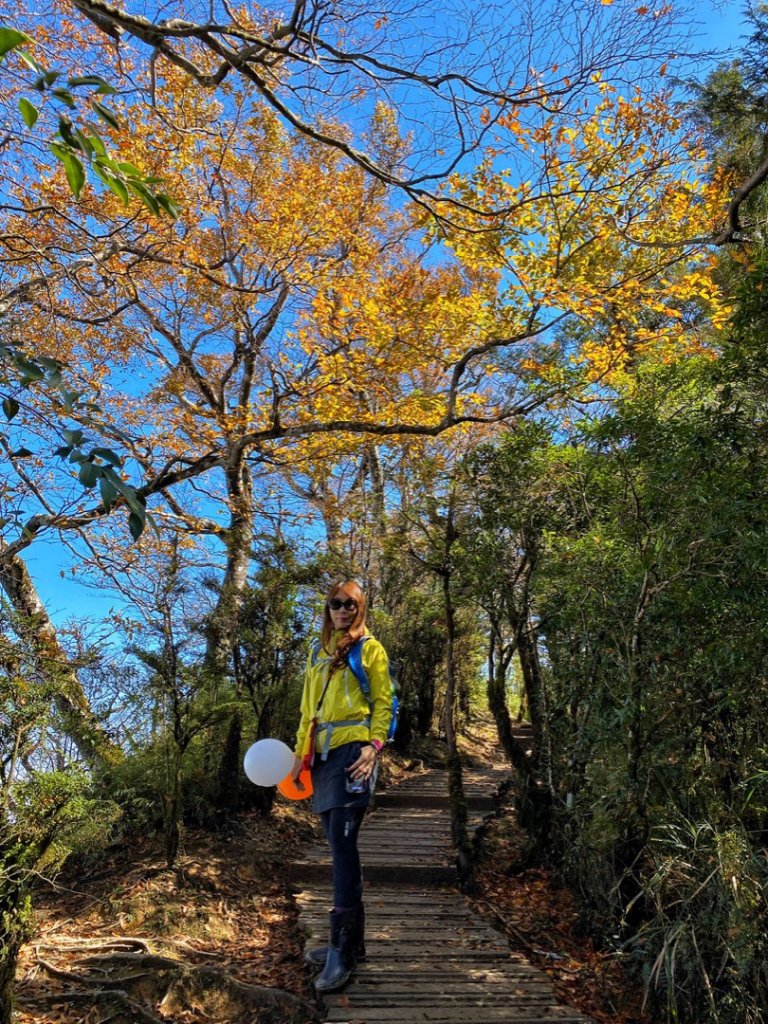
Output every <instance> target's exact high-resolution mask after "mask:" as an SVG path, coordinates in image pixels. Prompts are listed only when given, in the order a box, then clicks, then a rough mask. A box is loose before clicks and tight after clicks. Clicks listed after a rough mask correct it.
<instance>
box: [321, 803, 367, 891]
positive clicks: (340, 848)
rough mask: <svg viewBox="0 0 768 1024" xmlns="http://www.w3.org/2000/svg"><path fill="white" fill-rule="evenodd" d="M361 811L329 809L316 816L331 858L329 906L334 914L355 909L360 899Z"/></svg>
mask: <svg viewBox="0 0 768 1024" xmlns="http://www.w3.org/2000/svg"><path fill="white" fill-rule="evenodd" d="M364 814H365V807H332V808H331V809H330V810H329V811H322V812H321V813H320V820H321V821H322V823H323V829H324V830H325V838H326V839H327V840H328V845H329V846H330V848H331V857H332V858H333V905H334V907H335V908H336V909H337V910H344V909H349V908H351V907H356V906H357V905H358V904H359V903H360V902H361V901H362V898H363V877H362V871H361V868H360V854H359V853H358V850H357V834H358V832H359V831H360V825H361V824H362V821H363V815H364Z"/></svg>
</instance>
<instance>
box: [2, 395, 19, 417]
mask: <svg viewBox="0 0 768 1024" xmlns="http://www.w3.org/2000/svg"><path fill="white" fill-rule="evenodd" d="M18 411H19V403H18V402H17V401H16V399H15V398H4V399H3V412H4V413H5V416H6V419H8V420H12V419H13V417H14V416H15V415H16V413H17V412H18Z"/></svg>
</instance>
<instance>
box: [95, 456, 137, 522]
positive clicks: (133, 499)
mask: <svg viewBox="0 0 768 1024" xmlns="http://www.w3.org/2000/svg"><path fill="white" fill-rule="evenodd" d="M103 472H104V473H105V474H106V476H108V477H109V479H110V480H111V481H112V483H113V484H114V485H115V487H116V488H117V489H118V491H120V493H121V494H122V496H123V497H124V498H125V500H126V502H127V503H128V508H130V509H131V511H132V512H135V513H136V515H137V516H141V518H142V520H143V519H144V517H145V515H146V509H145V507H144V502H143V500H142V499H141V498H140V497H139V495H138V494H137V493H136V489H135V488H134V487H131V485H130V484H127V483H125V482H124V481H123V480H121V479H120V477H119V476H118V475H117V473H115V471H114V470H113V469H105V470H103Z"/></svg>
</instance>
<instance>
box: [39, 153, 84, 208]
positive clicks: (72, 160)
mask: <svg viewBox="0 0 768 1024" xmlns="http://www.w3.org/2000/svg"><path fill="white" fill-rule="evenodd" d="M48 148H49V149H50V150H51V152H52V153H53V154H54V156H55V157H56V158H57V159H58V160H60V161H61V162H62V164H64V173H65V174H66V176H67V181H68V182H69V187H70V188H71V189H72V194H73V195H74V197H75V199H79V198H80V193H81V192H82V191H83V185H84V184H85V170H84V169H83V165H82V162H81V161H80V158H79V157H76V156H75V154H74V153H70V151H69V150H68V149H65V148H64V147H63V146H60V145H59V144H58V143H56V142H51V143H50V145H49V147H48Z"/></svg>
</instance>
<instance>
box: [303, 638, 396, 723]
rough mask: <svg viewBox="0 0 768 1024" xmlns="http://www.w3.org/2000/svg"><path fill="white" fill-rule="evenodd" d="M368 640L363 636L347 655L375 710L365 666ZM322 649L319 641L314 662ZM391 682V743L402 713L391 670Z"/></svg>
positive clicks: (348, 662)
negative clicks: (364, 656) (364, 651)
mask: <svg viewBox="0 0 768 1024" xmlns="http://www.w3.org/2000/svg"><path fill="white" fill-rule="evenodd" d="M366 640H370V637H367V636H363V637H361V638H360V639H359V640H358V641H357V643H355V644H353V645H352V646H351V647H350V649H349V653H348V655H347V664H348V665H349V669H350V671H351V673H352V675H353V676H354V677H355V679H356V680H357V685H358V686H359V687H360V692H361V693H362V695H363V696H364V697H365V699H366V700H367V701H368V707H369V709H370V711H371V712H373V703H372V702H371V684H370V682H369V680H368V675H367V673H366V671H365V667H364V666H363V644H364V643H365V641H366ZM321 650H322V644H321V643H320V642H319V641H318V642H317V643H316V644H315V646H314V647H313V648H312V664H313V665H314V664H315V663H316V662H317V659H318V658H319V657H320V651H321ZM389 684H390V689H391V693H392V714H391V716H390V719H389V729H388V730H387V743H391V742H392V739H393V737H394V735H395V731H396V729H397V718H398V715H399V714H400V701H399V699H398V696H397V688H396V684H395V679H394V677H393V675H392V672H391V670H390V673H389Z"/></svg>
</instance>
